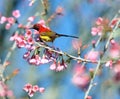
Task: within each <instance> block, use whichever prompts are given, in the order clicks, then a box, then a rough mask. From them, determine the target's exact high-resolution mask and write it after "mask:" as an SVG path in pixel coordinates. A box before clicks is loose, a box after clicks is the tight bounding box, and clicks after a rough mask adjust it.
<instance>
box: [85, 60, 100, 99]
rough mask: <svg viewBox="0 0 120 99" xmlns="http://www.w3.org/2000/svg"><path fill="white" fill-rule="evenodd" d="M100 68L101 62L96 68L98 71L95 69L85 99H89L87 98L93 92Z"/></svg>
mask: <svg viewBox="0 0 120 99" xmlns="http://www.w3.org/2000/svg"><path fill="white" fill-rule="evenodd" d="M99 67H100V60H99V61H98V64H97V67H96V69H95V72H94V75H93V78H92V79H91V81H90V85H89V87H88V89H87V91H86V93H85V97H84V99H87V96H88V94H89V92H90V90H91V89H92V87H93V86H94V79H95V77H96V74H97V72H98V70H99Z"/></svg>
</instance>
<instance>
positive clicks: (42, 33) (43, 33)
mask: <svg viewBox="0 0 120 99" xmlns="http://www.w3.org/2000/svg"><path fill="white" fill-rule="evenodd" d="M32 29H35V30H37V31H38V32H39V37H40V39H41V40H42V41H45V42H53V41H54V40H55V39H56V38H58V37H61V36H63V37H72V38H78V37H76V36H71V35H65V34H58V33H56V32H54V31H52V30H51V29H49V28H48V27H46V26H43V25H42V24H40V23H36V24H34V25H33V26H32Z"/></svg>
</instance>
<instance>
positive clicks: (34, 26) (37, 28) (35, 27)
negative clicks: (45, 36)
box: [32, 24, 40, 31]
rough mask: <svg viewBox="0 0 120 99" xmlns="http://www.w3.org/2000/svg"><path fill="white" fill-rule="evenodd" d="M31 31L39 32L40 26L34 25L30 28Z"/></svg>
mask: <svg viewBox="0 0 120 99" xmlns="http://www.w3.org/2000/svg"><path fill="white" fill-rule="evenodd" d="M32 29H35V30H37V31H39V29H40V24H34V25H33V27H32Z"/></svg>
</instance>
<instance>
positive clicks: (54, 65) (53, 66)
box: [50, 62, 56, 70]
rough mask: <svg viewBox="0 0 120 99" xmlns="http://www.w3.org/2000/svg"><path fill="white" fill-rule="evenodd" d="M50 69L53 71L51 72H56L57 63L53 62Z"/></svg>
mask: <svg viewBox="0 0 120 99" xmlns="http://www.w3.org/2000/svg"><path fill="white" fill-rule="evenodd" d="M50 69H51V70H56V62H53V63H52V64H51V65H50Z"/></svg>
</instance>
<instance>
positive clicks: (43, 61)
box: [41, 55, 51, 64]
mask: <svg viewBox="0 0 120 99" xmlns="http://www.w3.org/2000/svg"><path fill="white" fill-rule="evenodd" d="M50 61H51V60H50V59H47V58H46V56H45V55H43V57H42V59H41V63H42V64H45V63H49V62H50Z"/></svg>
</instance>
